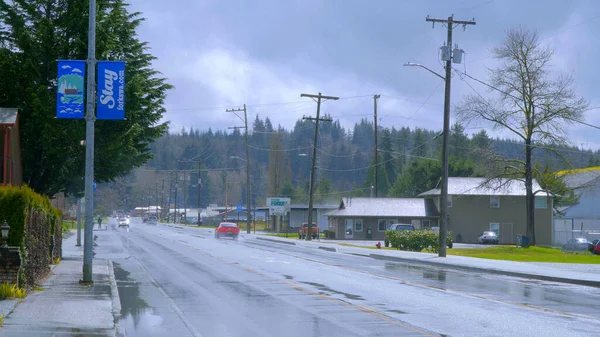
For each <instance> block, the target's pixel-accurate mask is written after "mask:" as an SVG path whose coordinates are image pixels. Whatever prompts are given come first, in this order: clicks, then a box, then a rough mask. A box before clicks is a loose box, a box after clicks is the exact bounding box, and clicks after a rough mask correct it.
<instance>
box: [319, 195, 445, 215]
mask: <svg viewBox="0 0 600 337" xmlns="http://www.w3.org/2000/svg"><path fill="white" fill-rule="evenodd" d="M426 203H427V202H426V200H425V199H421V198H343V199H342V203H341V204H340V207H339V208H338V209H336V210H333V211H331V212H328V213H327V216H340V217H342V216H361V217H428V216H436V214H435V210H431V209H430V208H431V207H426Z"/></svg>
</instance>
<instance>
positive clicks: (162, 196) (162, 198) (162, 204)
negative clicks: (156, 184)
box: [159, 179, 165, 221]
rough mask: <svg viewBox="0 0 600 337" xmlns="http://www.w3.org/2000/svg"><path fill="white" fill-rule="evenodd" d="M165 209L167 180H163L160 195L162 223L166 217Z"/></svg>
mask: <svg viewBox="0 0 600 337" xmlns="http://www.w3.org/2000/svg"><path fill="white" fill-rule="evenodd" d="M163 207H165V179H162V190H161V193H160V217H159V219H160V221H162V219H163V218H164V217H165V212H164V209H163Z"/></svg>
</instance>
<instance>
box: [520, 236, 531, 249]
mask: <svg viewBox="0 0 600 337" xmlns="http://www.w3.org/2000/svg"><path fill="white" fill-rule="evenodd" d="M530 245H531V238H530V237H529V236H525V235H523V234H517V247H524V248H527V247H529V246H530Z"/></svg>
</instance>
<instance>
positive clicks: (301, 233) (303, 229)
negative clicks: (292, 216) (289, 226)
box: [298, 222, 319, 239]
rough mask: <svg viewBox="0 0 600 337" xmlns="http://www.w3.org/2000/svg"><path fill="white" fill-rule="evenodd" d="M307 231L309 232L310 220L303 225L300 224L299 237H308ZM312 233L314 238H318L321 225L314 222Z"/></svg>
mask: <svg viewBox="0 0 600 337" xmlns="http://www.w3.org/2000/svg"><path fill="white" fill-rule="evenodd" d="M307 233H308V222H305V223H303V224H302V226H300V229H298V238H299V239H306V234H307ZM311 233H312V235H311V237H312V238H313V239H316V238H317V237H318V235H319V227H318V226H317V224H316V223H314V222H313V224H312V228H311Z"/></svg>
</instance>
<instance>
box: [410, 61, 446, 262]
mask: <svg viewBox="0 0 600 337" xmlns="http://www.w3.org/2000/svg"><path fill="white" fill-rule="evenodd" d="M403 66H405V67H420V68H423V69H425V70H427V71H429V72H430V73H432V74H434V75H435V76H437V77H439V78H441V79H442V80H444V82H446V89H445V94H444V130H443V131H442V140H443V141H442V186H441V189H440V190H441V191H440V238H439V243H438V256H439V257H446V239H447V237H448V155H449V153H448V136H449V134H450V83H451V76H450V75H451V74H450V71H451V68H452V66H451V64H450V61H448V62H446V76H442V75H440V74H438V73H436V72H435V71H433V70H431V69H429V68H427V67H425V66H424V65H422V64H418V63H412V62H408V63H405V64H403Z"/></svg>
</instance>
